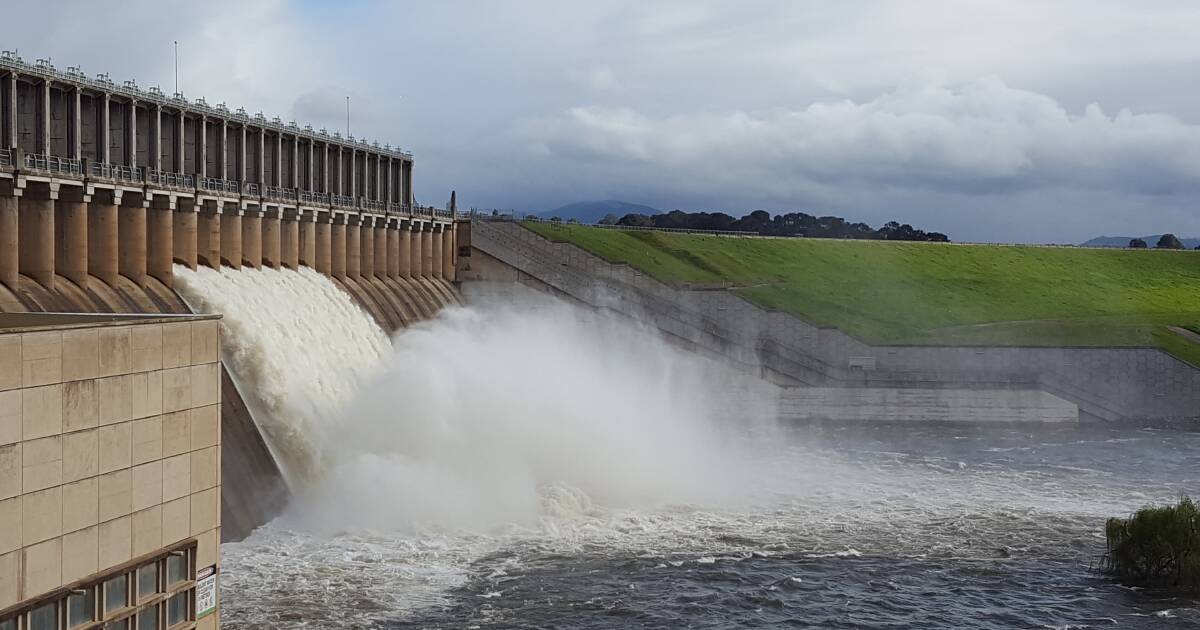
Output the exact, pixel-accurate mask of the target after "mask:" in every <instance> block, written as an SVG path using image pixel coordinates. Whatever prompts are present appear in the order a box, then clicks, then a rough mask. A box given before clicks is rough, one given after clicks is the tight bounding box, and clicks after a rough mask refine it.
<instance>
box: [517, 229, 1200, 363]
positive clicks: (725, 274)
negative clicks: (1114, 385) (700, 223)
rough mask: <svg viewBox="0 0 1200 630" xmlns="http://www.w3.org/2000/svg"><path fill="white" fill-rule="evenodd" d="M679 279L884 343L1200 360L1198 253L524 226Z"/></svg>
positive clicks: (662, 277) (657, 274) (681, 282)
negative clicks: (1117, 351) (1135, 351)
mask: <svg viewBox="0 0 1200 630" xmlns="http://www.w3.org/2000/svg"><path fill="white" fill-rule="evenodd" d="M526 225H527V226H528V227H529V228H530V229H532V230H534V231H536V232H538V233H539V234H542V235H543V236H546V237H548V238H551V239H553V240H557V241H568V242H572V243H575V244H576V245H579V246H581V247H583V248H585V249H587V250H589V251H591V252H593V253H595V254H597V255H599V256H601V257H603V258H605V259H607V260H609V261H612V262H618V263H627V264H629V265H631V266H633V267H634V268H637V269H639V270H641V271H643V272H645V273H647V274H649V275H651V276H653V277H655V278H657V279H659V280H662V281H664V282H667V283H672V284H676V285H724V286H729V287H731V288H732V289H733V290H734V291H737V292H738V293H740V294H741V295H743V296H745V297H746V298H748V299H750V300H752V301H753V302H755V303H758V304H760V305H762V306H765V307H768V308H774V309H779V310H783V311H787V312H790V313H794V314H796V315H799V316H801V317H803V318H804V319H806V320H808V321H810V322H813V323H816V324H818V325H825V326H836V327H838V328H840V329H842V330H844V331H846V332H848V333H850V334H852V335H855V336H857V337H858V338H860V339H863V340H864V341H868V342H871V343H879V344H951V345H1033V346H1050V345H1068V346H1158V347H1160V348H1163V349H1164V350H1166V351H1168V352H1170V353H1171V354H1173V355H1175V356H1177V357H1180V358H1182V359H1184V360H1186V361H1189V362H1191V363H1192V364H1194V365H1200V344H1197V343H1195V342H1193V341H1191V340H1189V339H1186V338H1184V337H1183V336H1181V335H1179V334H1177V333H1175V332H1172V331H1171V330H1170V329H1169V328H1168V327H1169V326H1176V327H1180V328H1185V329H1191V330H1193V331H1200V252H1193V251H1161V250H1140V251H1134V250H1120V249H1112V250H1100V249H1072V248H1051V247H1019V246H1005V245H940V244H929V243H903V242H882V241H840V240H817V239H763V238H734V237H722V236H705V235H694V234H678V233H665V232H648V231H647V232H630V231H619V230H606V229H599V228H589V227H585V226H576V225H549V224H535V223H527V224H526Z"/></svg>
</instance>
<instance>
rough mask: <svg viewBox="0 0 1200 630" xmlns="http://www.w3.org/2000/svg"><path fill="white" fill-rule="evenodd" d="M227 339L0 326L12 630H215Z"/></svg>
mask: <svg viewBox="0 0 1200 630" xmlns="http://www.w3.org/2000/svg"><path fill="white" fill-rule="evenodd" d="M218 335H219V332H218V321H217V318H216V317H213V316H191V315H182V316H132V315H124V316H122V315H107V316H106V315H60V314H0V630H50V629H62V628H125V629H129V630H133V629H135V628H136V629H138V630H144V629H149V628H154V629H157V628H216V627H218V625H219V623H218V612H217V609H216V605H217V601H216V579H217V571H218V565H219V564H220V554H219V541H220V493H221V479H220V443H221V435H220V405H221V401H220V364H219V363H218V360H219V345H220V342H219V339H218Z"/></svg>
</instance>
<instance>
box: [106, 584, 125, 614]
mask: <svg viewBox="0 0 1200 630" xmlns="http://www.w3.org/2000/svg"><path fill="white" fill-rule="evenodd" d="M128 582H129V576H128V574H121V575H118V576H117V577H115V578H113V579H111V580H108V581H107V582H105V583H104V614H105V615H108V614H109V613H111V612H113V611H114V610H121V609H122V608H124V607H126V606H128V605H129V597H128V593H129V589H128Z"/></svg>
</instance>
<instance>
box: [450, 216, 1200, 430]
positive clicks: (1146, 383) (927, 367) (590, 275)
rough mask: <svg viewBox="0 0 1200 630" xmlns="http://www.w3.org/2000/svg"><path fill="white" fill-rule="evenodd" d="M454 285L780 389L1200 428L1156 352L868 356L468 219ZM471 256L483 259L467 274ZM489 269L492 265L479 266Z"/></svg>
mask: <svg viewBox="0 0 1200 630" xmlns="http://www.w3.org/2000/svg"><path fill="white" fill-rule="evenodd" d="M460 242H464V243H468V244H469V245H470V248H471V256H464V257H462V258H460V265H459V274H460V276H459V277H460V278H461V279H463V280H479V279H486V278H485V277H486V276H487V275H488V270H489V269H490V268H492V267H494V266H495V265H494V264H491V265H489V264H488V263H489V262H491V261H498V262H500V263H503V264H504V265H507V266H510V267H512V268H514V269H516V270H517V271H518V272H519V273H518V278H519V279H521V280H522V281H525V280H527V279H536V281H537V282H538V283H541V284H544V285H547V286H549V287H552V288H553V289H554V290H555V291H557V292H560V293H562V294H565V295H568V296H570V297H572V298H574V299H576V300H579V301H581V302H584V303H586V304H590V305H593V306H597V307H600V308H607V309H611V310H614V311H617V312H620V313H625V314H628V315H631V316H634V317H637V318H639V319H643V320H645V321H647V322H649V323H653V324H654V325H655V326H657V327H658V328H659V329H660V330H662V331H663V332H664V333H666V334H668V335H671V336H674V337H677V338H679V339H681V340H685V341H686V343H690V344H694V345H696V346H697V347H702V348H705V349H706V350H709V351H712V352H716V353H718V354H721V355H723V356H725V357H727V358H728V359H729V360H731V361H733V362H734V363H735V364H739V365H742V366H744V367H746V368H747V369H755V370H758V371H759V372H760V373H761V374H762V375H763V376H764V377H767V378H770V379H772V380H775V381H777V382H781V383H783V384H787V383H792V384H804V385H812V386H838V387H881V388H966V387H975V388H982V389H1031V388H1033V389H1037V390H1040V391H1044V392H1048V393H1051V394H1054V395H1056V396H1059V397H1061V398H1063V399H1065V400H1067V401H1070V402H1071V403H1074V404H1076V405H1077V406H1078V407H1079V410H1080V412H1081V414H1082V415H1084V416H1090V417H1096V418H1100V419H1104V420H1112V421H1118V420H1121V421H1137V422H1149V423H1155V424H1163V423H1186V424H1196V423H1200V370H1197V369H1196V368H1194V367H1192V366H1191V365H1189V364H1187V363H1184V362H1182V361H1180V360H1178V359H1176V358H1174V357H1172V356H1170V355H1168V354H1166V353H1165V352H1163V351H1161V350H1159V349H1157V348H1141V347H1139V348H1090V347H1062V348H1043V347H997V346H957V347H948V346H873V345H870V344H867V343H864V342H862V341H860V340H858V339H855V338H854V337H851V336H850V335H848V334H846V333H844V332H842V331H840V330H838V329H836V328H822V327H818V326H814V325H812V324H810V323H808V322H805V321H804V320H802V319H799V318H797V317H795V316H792V315H790V314H787V313H782V312H776V311H768V310H765V309H762V308H760V307H758V306H757V305H754V304H752V303H750V302H748V301H746V300H744V299H742V298H741V297H739V296H737V295H736V294H734V293H732V292H730V291H726V290H686V289H677V288H674V287H671V286H668V285H665V284H662V283H660V282H658V281H656V280H654V279H652V278H650V277H648V276H646V275H645V274H642V273H641V272H638V271H637V270H635V269H632V268H630V267H629V266H627V265H614V264H611V263H608V262H607V261H604V260H603V259H601V258H599V257H597V256H594V255H592V254H590V253H588V252H586V251H584V250H582V249H580V248H578V247H576V246H574V245H570V244H566V243H555V242H552V241H550V240H547V239H544V238H542V237H541V236H538V235H537V234H535V233H533V232H531V231H529V230H526V229H524V228H522V227H521V226H520V225H518V224H514V223H511V222H489V221H479V220H475V221H472V222H471V224H470V235H469V236H467V235H465V234H460ZM475 251H481V252H484V253H486V254H487V255H488V257H487V258H483V259H482V260H483V261H485V262H484V264H481V265H480V266H479V267H476V266H475V254H474V252H475ZM489 259H490V260H489Z"/></svg>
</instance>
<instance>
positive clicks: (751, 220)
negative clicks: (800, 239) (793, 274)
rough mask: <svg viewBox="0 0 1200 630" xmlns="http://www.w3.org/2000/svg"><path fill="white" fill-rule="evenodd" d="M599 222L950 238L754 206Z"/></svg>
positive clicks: (814, 235) (799, 233)
mask: <svg viewBox="0 0 1200 630" xmlns="http://www.w3.org/2000/svg"><path fill="white" fill-rule="evenodd" d="M600 223H601V224H602V225H627V226H633V227H652V228H675V229H684V230H719V231H734V232H754V233H756V234H758V235H760V236H807V237H812V238H847V239H867V240H885V241H934V242H941V243H947V242H949V241H950V239H949V238H948V237H947V236H946V235H945V234H942V233H941V232H926V231H924V230H919V229H917V228H914V227H913V226H911V225H909V224H907V223H903V224H902V223H899V222H897V221H889V222H887V223H885V224H883V226H882V227H880V228H879V229H874V228H872V227H871V226H869V225H867V224H866V223H851V222H849V221H847V220H845V219H843V218H841V217H831V216H829V217H818V216H813V215H811V214H807V213H804V212H789V213H787V214H778V215H775V216H771V214H770V213H769V212H766V211H764V210H755V211H754V212H751V213H750V214H747V215H746V216H744V217H742V218H740V219H736V218H734V217H732V216H730V215H728V214H725V213H724V212H683V211H682V210H672V211H670V212H666V213H663V214H653V215H646V214H636V213H631V214H627V215H625V216H623V217H621V218H619V219H618V218H617V216H616V215H614V214H610V215H608V216H606V217H604V218H603V219H601V220H600Z"/></svg>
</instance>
